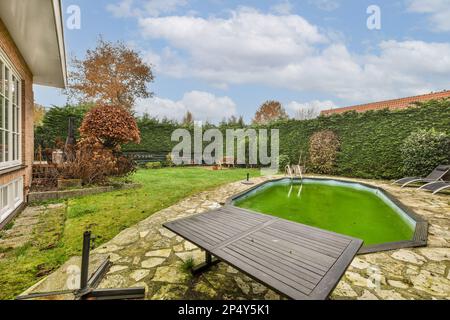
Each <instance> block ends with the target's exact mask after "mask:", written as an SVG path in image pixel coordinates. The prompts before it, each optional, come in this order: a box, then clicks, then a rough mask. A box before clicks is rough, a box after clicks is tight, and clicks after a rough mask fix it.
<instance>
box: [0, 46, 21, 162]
mask: <svg viewBox="0 0 450 320" xmlns="http://www.w3.org/2000/svg"><path fill="white" fill-rule="evenodd" d="M21 82H22V81H21V80H20V77H19V76H18V75H17V74H16V73H15V71H14V69H13V68H12V67H11V65H10V64H9V63H8V60H7V59H6V58H5V55H3V54H1V52H0V169H2V168H7V167H12V166H15V165H18V164H20V163H21V157H22V155H21V153H22V148H21V145H22V143H21V142H22V139H21V136H22V128H21V126H22V119H21V117H22V115H21V108H22V90H21V89H22V88H21V86H22V85H21Z"/></svg>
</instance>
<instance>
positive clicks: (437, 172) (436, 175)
mask: <svg viewBox="0 0 450 320" xmlns="http://www.w3.org/2000/svg"><path fill="white" fill-rule="evenodd" d="M449 171H450V166H443V165H440V166H437V167H436V168H435V169H434V170H433V171H432V172H431V173H430V174H429V175H428V176H426V177H425V178H420V177H406V178H402V179H400V180H397V181H395V182H394V183H393V184H398V185H401V186H402V188H404V187H406V186H407V185H410V184H412V183H431V182H441V181H442V178H443V177H444V176H445V175H446V174H447V173H448V172H449Z"/></svg>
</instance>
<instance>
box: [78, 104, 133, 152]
mask: <svg viewBox="0 0 450 320" xmlns="http://www.w3.org/2000/svg"><path fill="white" fill-rule="evenodd" d="M80 134H81V136H82V137H84V138H85V137H95V138H97V139H99V140H100V141H101V142H102V144H103V145H104V146H105V147H107V148H111V149H114V148H117V147H118V146H119V145H120V144H124V143H130V142H134V143H139V142H140V133H139V128H138V126H137V123H136V119H135V118H134V117H133V116H132V115H131V114H130V113H129V112H128V111H127V110H125V109H124V108H122V107H119V106H104V105H98V106H96V107H95V108H94V109H92V110H91V111H89V112H88V113H87V114H86V116H85V117H84V119H83V122H82V124H81V127H80Z"/></svg>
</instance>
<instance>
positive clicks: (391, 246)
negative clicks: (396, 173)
mask: <svg viewBox="0 0 450 320" xmlns="http://www.w3.org/2000/svg"><path fill="white" fill-rule="evenodd" d="M288 179H291V178H289V177H283V178H276V179H271V180H267V181H264V182H261V183H258V184H256V185H254V186H253V187H251V188H250V189H247V190H245V191H242V192H240V193H237V194H235V195H233V196H231V197H229V198H227V199H226V201H225V205H226V206H233V207H234V203H233V202H234V201H235V200H236V199H237V198H240V197H242V196H245V195H246V194H248V193H250V192H252V191H253V190H255V189H257V188H259V187H261V186H263V185H265V184H267V183H271V182H278V181H282V180H288ZM303 179H308V180H317V181H329V180H333V181H338V182H341V183H348V184H355V183H356V184H360V185H362V186H364V187H367V188H371V189H374V190H378V191H379V192H381V193H383V194H384V195H385V196H386V197H387V198H388V199H389V200H391V201H392V202H393V203H394V204H395V205H396V206H398V207H399V208H400V209H402V210H403V211H404V212H405V213H406V214H407V215H408V216H409V217H410V218H411V219H412V220H413V221H414V222H415V223H416V227H415V230H414V235H413V238H412V239H411V240H405V241H398V242H387V243H382V244H377V245H371V246H367V247H362V248H361V249H360V250H359V252H358V254H367V253H374V252H381V251H389V250H396V249H402V248H417V247H425V246H426V245H427V240H428V222H427V221H426V220H425V219H423V218H422V217H421V216H419V215H418V214H417V213H415V212H414V211H413V210H412V209H411V208H410V207H408V206H406V205H404V204H403V203H402V202H400V201H399V200H398V199H397V198H396V197H395V196H394V195H392V194H391V193H389V192H388V191H386V190H384V189H383V188H380V187H377V186H374V185H371V184H368V183H365V182H360V181H351V180H341V179H339V178H337V179H335V178H317V177H304V178H303ZM293 180H297V181H299V180H300V179H299V178H294V179H293ZM247 210H248V209H247ZM250 211H252V210H250ZM253 212H256V211H253ZM256 213H260V212H256Z"/></svg>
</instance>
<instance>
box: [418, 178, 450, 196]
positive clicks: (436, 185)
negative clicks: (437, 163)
mask: <svg viewBox="0 0 450 320" xmlns="http://www.w3.org/2000/svg"><path fill="white" fill-rule="evenodd" d="M419 189H420V190H427V191H430V192H432V193H433V194H436V193H438V192H442V191H444V190H446V189H450V182H445V181H439V182H430V183H427V184H425V185H423V186H421V187H420V188H419Z"/></svg>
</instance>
